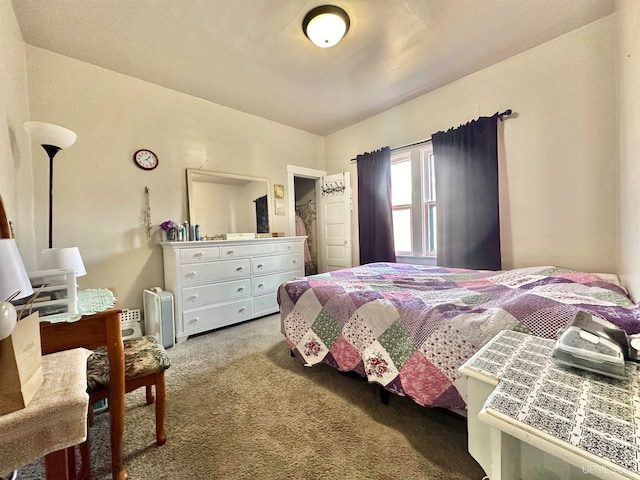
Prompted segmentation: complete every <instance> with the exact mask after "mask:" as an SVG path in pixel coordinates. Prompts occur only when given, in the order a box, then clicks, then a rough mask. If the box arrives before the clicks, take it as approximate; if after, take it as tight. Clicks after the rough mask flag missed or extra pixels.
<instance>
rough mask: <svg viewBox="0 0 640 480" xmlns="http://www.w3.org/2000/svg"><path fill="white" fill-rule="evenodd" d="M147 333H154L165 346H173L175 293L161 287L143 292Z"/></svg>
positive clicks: (145, 330)
mask: <svg viewBox="0 0 640 480" xmlns="http://www.w3.org/2000/svg"><path fill="white" fill-rule="evenodd" d="M142 303H143V306H144V332H145V335H154V336H155V337H157V338H158V339H159V340H160V343H162V346H163V347H164V348H170V347H173V344H174V342H175V325H174V323H173V295H172V294H171V292H167V291H163V290H162V289H161V288H160V287H153V288H149V289H145V290H144V291H143V292H142Z"/></svg>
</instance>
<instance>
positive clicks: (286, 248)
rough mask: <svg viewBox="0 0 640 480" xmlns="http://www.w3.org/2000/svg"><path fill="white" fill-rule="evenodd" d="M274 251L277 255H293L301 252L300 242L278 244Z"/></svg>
mask: <svg viewBox="0 0 640 480" xmlns="http://www.w3.org/2000/svg"><path fill="white" fill-rule="evenodd" d="M276 250H277V252H278V253H295V252H301V251H302V242H287V243H278V244H277V247H276Z"/></svg>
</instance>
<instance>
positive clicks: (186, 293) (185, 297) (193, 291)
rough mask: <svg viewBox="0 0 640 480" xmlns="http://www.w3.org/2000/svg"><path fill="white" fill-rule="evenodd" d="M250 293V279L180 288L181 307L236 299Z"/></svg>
mask: <svg viewBox="0 0 640 480" xmlns="http://www.w3.org/2000/svg"><path fill="white" fill-rule="evenodd" d="M250 293H251V280H250V279H248V278H245V279H243V280H234V281H231V282H223V283H214V284H212V285H201V286H198V287H188V288H184V289H182V308H191V307H196V306H198V305H203V304H205V303H213V302H222V301H225V300H236V299H238V298H242V297H246V296H248V295H249V294H250Z"/></svg>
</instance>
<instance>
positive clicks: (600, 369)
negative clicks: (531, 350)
mask: <svg viewBox="0 0 640 480" xmlns="http://www.w3.org/2000/svg"><path fill="white" fill-rule="evenodd" d="M638 350H640V335H630V336H628V335H627V333H626V332H625V331H624V330H622V329H621V328H619V327H617V326H616V325H614V324H613V323H611V322H608V321H606V320H604V319H603V318H600V317H598V316H595V315H592V314H590V313H588V312H585V311H579V312H578V313H577V314H576V316H575V317H574V318H573V320H572V321H571V322H570V323H569V324H568V325H567V326H566V327H565V328H564V329H562V330H560V331H559V332H558V340H557V341H556V344H555V346H554V347H553V350H552V352H551V357H552V358H553V360H554V361H555V362H556V363H558V364H560V365H565V366H569V367H575V368H580V369H582V370H587V371H590V372H595V373H599V374H601V375H606V376H609V377H614V378H619V379H624V378H626V371H625V361H627V360H629V361H634V362H638V361H639V360H638Z"/></svg>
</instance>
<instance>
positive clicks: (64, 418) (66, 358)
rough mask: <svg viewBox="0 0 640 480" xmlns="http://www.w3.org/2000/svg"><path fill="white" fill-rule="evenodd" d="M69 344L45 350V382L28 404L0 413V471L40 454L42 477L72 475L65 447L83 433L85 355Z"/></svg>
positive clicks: (57, 478) (79, 440)
mask: <svg viewBox="0 0 640 480" xmlns="http://www.w3.org/2000/svg"><path fill="white" fill-rule="evenodd" d="M90 354H91V352H90V351H89V350H85V349H74V350H69V351H65V352H59V353H54V354H51V355H44V356H43V357H42V370H43V376H44V381H43V383H42V385H41V386H40V388H39V389H38V391H37V392H36V394H35V396H34V397H33V399H32V400H31V402H29V404H28V405H27V406H26V407H25V408H22V409H20V410H16V411H15V412H11V413H7V414H5V415H0V452H2V454H1V455H0V476H4V475H6V474H7V473H10V472H11V471H13V470H15V469H16V468H20V467H21V466H23V465H27V464H29V463H32V462H34V461H36V460H38V459H39V458H41V457H43V456H44V457H45V468H46V478H47V479H52V480H61V479H68V478H75V475H74V474H75V469H74V467H75V465H74V463H70V462H68V457H67V452H66V449H67V448H69V447H72V446H74V445H77V444H79V443H82V442H83V441H84V440H85V438H86V435H87V406H88V404H89V396H88V395H87V373H86V372H87V357H89V355H90Z"/></svg>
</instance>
